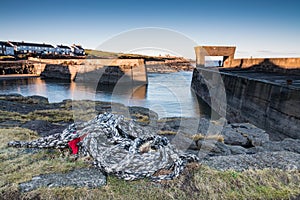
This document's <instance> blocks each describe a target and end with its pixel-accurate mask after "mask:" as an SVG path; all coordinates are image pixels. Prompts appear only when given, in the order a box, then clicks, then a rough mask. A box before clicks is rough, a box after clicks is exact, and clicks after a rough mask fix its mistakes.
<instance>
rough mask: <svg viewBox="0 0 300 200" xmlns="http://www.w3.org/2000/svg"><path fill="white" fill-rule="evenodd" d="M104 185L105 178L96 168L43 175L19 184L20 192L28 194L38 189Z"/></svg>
mask: <svg viewBox="0 0 300 200" xmlns="http://www.w3.org/2000/svg"><path fill="white" fill-rule="evenodd" d="M103 185H106V176H105V175H104V174H103V173H102V172H101V171H100V170H98V169H96V168H83V169H75V170H73V171H71V172H68V173H53V174H43V175H39V176H36V177H33V178H32V180H30V181H28V182H24V183H20V184H19V187H20V190H21V192H29V191H32V190H35V189H37V188H40V187H48V188H53V187H68V186H70V187H88V188H96V187H100V186H103Z"/></svg>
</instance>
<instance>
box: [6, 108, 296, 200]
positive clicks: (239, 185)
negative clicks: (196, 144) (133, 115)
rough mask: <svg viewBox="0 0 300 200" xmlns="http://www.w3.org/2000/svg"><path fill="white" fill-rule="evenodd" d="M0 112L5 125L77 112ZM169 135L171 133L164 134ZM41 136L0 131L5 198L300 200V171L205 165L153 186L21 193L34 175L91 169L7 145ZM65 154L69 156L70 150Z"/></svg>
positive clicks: (110, 183) (50, 153)
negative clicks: (294, 199)
mask: <svg viewBox="0 0 300 200" xmlns="http://www.w3.org/2000/svg"><path fill="white" fill-rule="evenodd" d="M74 105H75V104H74ZM85 107H89V104H86V106H85ZM69 108H71V107H69ZM79 111H80V112H83V111H84V109H79ZM0 112H1V113H0V119H1V120H4V121H5V120H8V119H16V120H20V121H22V120H23V121H28V120H31V119H46V120H49V121H52V122H54V121H58V120H65V121H68V120H70V119H71V117H72V114H71V113H72V110H69V109H66V108H64V109H63V110H44V111H35V112H33V113H29V114H28V115H21V114H18V113H12V112H6V111H0ZM87 113H88V112H87ZM83 114H84V113H83ZM87 116H88V115H87ZM137 117H138V116H137ZM141 119H143V117H142V118H141ZM165 134H167V133H166V132H165ZM168 134H170V133H168ZM172 134H173V133H172ZM36 138H38V135H37V133H36V132H33V131H31V130H28V129H23V128H10V129H0V177H1V178H0V199H224V200H226V199H289V198H292V197H300V171H299V170H293V171H283V170H279V169H264V170H247V171H244V172H236V171H217V170H214V169H211V168H209V167H207V166H203V165H200V164H190V165H189V166H188V168H187V169H186V170H185V171H184V173H183V174H182V175H181V176H179V177H178V178H176V179H175V180H172V181H165V182H163V183H152V182H149V181H148V180H147V179H143V180H138V181H124V180H119V179H117V178H115V177H113V176H108V180H107V185H106V186H104V187H101V188H95V189H88V188H73V187H60V188H39V189H37V190H34V191H31V192H28V193H20V192H19V190H18V184H19V183H21V182H24V181H28V180H30V179H31V178H32V177H34V176H37V175H40V174H45V173H54V172H67V171H69V170H72V169H75V168H82V167H87V166H89V164H88V163H87V162H86V161H85V160H84V159H78V160H76V161H75V160H72V159H71V158H70V157H69V156H68V154H67V155H63V154H62V152H60V151H58V150H47V149H43V150H40V151H36V152H34V153H26V152H25V151H24V149H17V148H8V147H7V142H9V141H11V140H33V139H36ZM194 139H195V140H196V139H198V140H201V139H214V140H218V141H222V138H220V136H218V135H215V136H203V135H201V134H197V135H195V136H194ZM65 152H69V150H66V151H64V153H65Z"/></svg>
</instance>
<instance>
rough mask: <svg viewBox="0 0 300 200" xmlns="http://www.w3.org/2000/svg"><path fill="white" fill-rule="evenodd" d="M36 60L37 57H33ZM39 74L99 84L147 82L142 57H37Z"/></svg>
mask: <svg viewBox="0 0 300 200" xmlns="http://www.w3.org/2000/svg"><path fill="white" fill-rule="evenodd" d="M35 61H37V59H35ZM38 61H39V62H40V63H48V64H43V65H45V66H40V65H38V63H37V64H36V65H37V66H39V67H40V68H41V70H42V72H41V76H43V77H46V78H59V79H68V80H76V81H81V82H97V83H101V84H116V83H117V82H118V83H120V84H123V83H130V84H132V83H138V84H147V83H148V79H147V70H146V67H145V64H144V60H143V59H70V60H60V59H57V60H56V59H55V60H52V59H38Z"/></svg>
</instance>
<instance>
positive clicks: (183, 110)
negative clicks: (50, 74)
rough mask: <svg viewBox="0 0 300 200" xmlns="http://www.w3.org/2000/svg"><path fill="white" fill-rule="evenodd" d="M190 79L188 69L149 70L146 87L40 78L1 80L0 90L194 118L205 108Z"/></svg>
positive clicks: (56, 99) (206, 109)
mask: <svg viewBox="0 0 300 200" xmlns="http://www.w3.org/2000/svg"><path fill="white" fill-rule="evenodd" d="M191 79H192V72H178V73H168V74H159V73H150V74H148V81H149V84H148V86H147V87H146V86H140V87H132V86H128V87H127V86H117V87H107V86H105V87H99V86H97V85H93V84H91V83H89V84H83V83H77V82H71V83H70V82H65V81H58V80H43V79H40V78H30V79H19V80H2V81H0V93H1V94H9V93H19V94H22V95H24V96H30V95H40V96H44V97H47V98H48V99H49V102H60V101H62V100H64V99H74V100H82V99H89V100H99V101H108V102H118V103H123V104H125V105H128V106H142V107H146V108H150V109H152V110H154V111H155V112H157V113H158V114H159V117H171V116H184V117H198V116H200V114H201V115H202V114H203V115H205V114H207V113H208V112H209V108H208V107H207V106H206V105H205V104H203V103H202V102H199V100H198V99H197V97H196V96H195V95H194V94H193V92H192V91H191V89H190V84H191Z"/></svg>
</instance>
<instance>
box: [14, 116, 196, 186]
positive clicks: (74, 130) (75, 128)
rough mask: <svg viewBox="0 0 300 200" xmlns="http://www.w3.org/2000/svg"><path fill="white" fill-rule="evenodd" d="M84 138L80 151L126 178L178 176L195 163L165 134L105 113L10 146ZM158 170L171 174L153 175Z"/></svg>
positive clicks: (60, 145)
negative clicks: (155, 132) (163, 135)
mask: <svg viewBox="0 0 300 200" xmlns="http://www.w3.org/2000/svg"><path fill="white" fill-rule="evenodd" d="M80 137H84V138H83V140H82V141H81V142H79V143H78V144H77V145H78V146H79V152H80V154H83V155H89V156H91V157H92V158H93V159H94V165H95V166H96V167H97V168H99V169H100V170H101V171H103V172H104V173H107V174H113V175H115V176H117V177H119V178H123V179H125V180H136V179H140V178H145V177H148V178H150V179H151V180H153V181H161V180H170V179H173V178H174V177H177V176H179V174H180V173H181V172H182V170H183V169H184V167H185V166H186V164H187V163H188V162H198V161H199V159H198V157H197V156H195V155H193V154H188V153H184V152H181V151H179V150H177V149H176V148H175V147H173V146H172V145H171V144H170V142H169V140H168V139H167V138H165V137H162V136H159V135H157V134H153V133H152V132H151V131H150V130H149V129H147V128H146V127H141V126H139V125H138V124H136V123H135V122H134V121H133V120H125V119H124V117H123V116H118V115H114V114H111V113H104V114H100V115H98V116H96V117H95V118H94V119H93V120H90V121H88V122H84V123H73V124H71V125H70V126H69V127H68V128H67V129H65V130H64V131H63V132H62V133H56V134H54V135H50V136H47V137H42V138H39V139H37V140H34V141H29V142H28V141H11V142H9V143H8V146H10V147H26V148H67V147H68V142H70V141H72V140H74V139H76V138H80ZM160 170H169V171H171V173H170V174H167V175H160V176H154V174H155V173H156V172H158V171H160Z"/></svg>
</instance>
